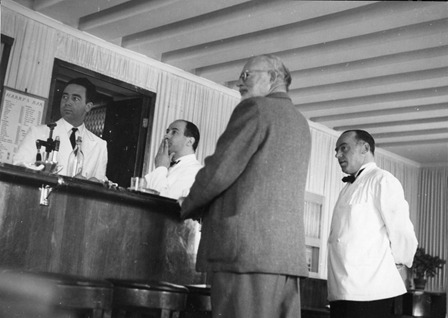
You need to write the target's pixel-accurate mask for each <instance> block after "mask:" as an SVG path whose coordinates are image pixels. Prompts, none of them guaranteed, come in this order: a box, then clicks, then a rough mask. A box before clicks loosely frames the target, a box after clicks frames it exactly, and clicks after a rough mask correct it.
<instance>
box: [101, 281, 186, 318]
mask: <svg viewBox="0 0 448 318" xmlns="http://www.w3.org/2000/svg"><path fill="white" fill-rule="evenodd" d="M109 281H110V282H112V283H113V285H114V296H113V301H112V318H124V317H132V318H137V317H138V318H140V317H150V318H156V317H157V318H178V317H180V312H181V311H183V310H184V309H185V304H186V301H187V293H188V289H187V288H186V287H184V286H180V285H175V284H171V283H168V282H163V281H145V280H120V279H109Z"/></svg>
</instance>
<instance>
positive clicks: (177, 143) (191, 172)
mask: <svg viewBox="0 0 448 318" xmlns="http://www.w3.org/2000/svg"><path fill="white" fill-rule="evenodd" d="M199 137H200V136H199V129H198V127H196V125H195V124H193V123H192V122H189V121H186V120H176V121H174V122H173V123H171V125H169V127H168V128H167V130H166V133H165V136H164V137H163V140H162V142H161V144H160V146H159V150H158V152H157V154H156V157H155V158H154V164H155V169H154V170H153V171H151V172H150V173H148V174H147V175H146V176H145V179H146V187H147V188H149V189H152V190H156V191H159V192H160V195H161V196H165V197H169V198H172V199H175V200H177V199H179V198H180V197H185V196H187V195H188V192H189V191H190V187H191V185H192V184H193V182H194V179H195V177H196V174H197V173H198V171H199V169H201V168H202V165H201V163H200V162H199V161H198V160H197V159H196V155H195V151H196V148H197V147H198V143H199Z"/></svg>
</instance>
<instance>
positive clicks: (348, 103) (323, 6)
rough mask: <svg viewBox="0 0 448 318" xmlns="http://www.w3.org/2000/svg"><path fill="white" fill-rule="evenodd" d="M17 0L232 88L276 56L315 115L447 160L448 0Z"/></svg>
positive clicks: (433, 159)
mask: <svg viewBox="0 0 448 318" xmlns="http://www.w3.org/2000/svg"><path fill="white" fill-rule="evenodd" d="M14 1H16V2H18V3H21V4H23V5H24V6H27V7H30V8H33V6H34V9H35V10H37V11H39V12H41V13H43V14H45V15H48V16H50V17H52V18H54V19H56V20H59V21H61V22H63V23H66V24H69V25H72V26H74V27H76V28H79V29H80V30H82V31H84V32H88V33H91V34H93V35H95V36H97V37H100V38H103V39H105V40H108V41H111V42H113V43H115V44H118V45H121V46H123V47H125V48H128V49H130V50H133V51H136V52H139V53H141V54H144V55H147V56H149V57H152V58H155V59H157V60H160V61H162V62H165V63H168V64H171V65H173V66H176V67H179V68H181V69H183V70H185V71H188V72H192V73H194V74H196V75H198V76H202V77H205V78H207V79H209V80H212V81H214V82H217V83H221V84H223V85H226V86H228V87H231V88H236V87H235V84H236V80H237V79H238V75H239V73H240V72H241V69H242V67H243V65H244V64H245V62H246V61H247V58H248V57H250V56H253V55H258V54H263V53H275V54H277V55H279V56H280V57H281V58H282V59H283V60H284V62H285V64H286V65H287V66H288V68H289V69H290V70H291V72H292V77H293V81H292V85H291V87H290V95H291V97H292V100H293V102H294V104H295V105H296V106H297V107H298V109H300V110H301V111H302V112H303V113H304V115H305V116H306V117H307V118H308V119H310V120H312V121H315V122H317V123H320V124H323V125H326V126H328V127H330V128H333V129H335V130H337V131H342V130H345V129H349V128H350V129H352V128H364V129H366V130H368V131H370V132H371V133H372V134H373V135H374V137H375V138H377V141H378V143H379V144H381V145H383V146H384V147H385V149H387V150H390V151H392V152H395V153H396V154H399V155H402V156H404V157H406V158H409V159H411V160H415V161H417V162H420V163H424V164H431V163H435V164H436V163H444V162H448V135H447V132H446V128H447V127H448V32H447V30H448V3H445V2H425V1H247V0H228V1H221V0H188V1H182V0H152V1H147V0H132V1H131V0H76V1H73V0H14ZM75 3H76V5H75Z"/></svg>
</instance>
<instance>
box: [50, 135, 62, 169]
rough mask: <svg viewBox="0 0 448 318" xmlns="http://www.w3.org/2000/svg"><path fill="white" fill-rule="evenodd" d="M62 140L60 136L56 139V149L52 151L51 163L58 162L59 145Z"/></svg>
mask: <svg viewBox="0 0 448 318" xmlns="http://www.w3.org/2000/svg"><path fill="white" fill-rule="evenodd" d="M60 143H61V141H60V140H59V136H56V138H55V139H54V150H53V151H52V153H51V160H50V161H51V163H54V164H57V163H58V154H59V145H60Z"/></svg>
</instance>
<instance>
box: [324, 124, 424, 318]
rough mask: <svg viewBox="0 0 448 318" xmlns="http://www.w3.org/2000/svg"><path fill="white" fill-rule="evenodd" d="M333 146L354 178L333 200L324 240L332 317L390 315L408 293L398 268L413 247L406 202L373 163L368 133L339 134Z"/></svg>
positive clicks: (407, 262) (393, 182) (400, 190)
mask: <svg viewBox="0 0 448 318" xmlns="http://www.w3.org/2000/svg"><path fill="white" fill-rule="evenodd" d="M335 150H336V158H337V159H338V162H339V165H340V166H341V168H342V171H343V172H344V173H346V174H348V175H349V178H352V180H350V181H348V182H347V184H346V185H345V187H344V188H343V189H342V190H341V193H340V195H339V198H338V201H337V202H336V205H335V208H334V212H333V218H332V223H331V231H330V236H329V239H328V293H329V295H328V299H329V301H330V312H331V318H342V317H343V318H351V317H353V318H355V317H356V318H360V317H362V318H370V317H372V318H387V317H391V316H392V313H393V301H394V298H395V297H397V296H399V295H402V294H404V293H406V288H405V285H404V282H403V279H402V277H401V275H400V273H399V271H398V269H397V267H400V266H403V265H405V266H407V267H411V266H412V262H413V258H414V254H415V251H416V249H417V238H416V236H415V232H414V227H413V225H412V223H411V220H410V218H409V205H408V203H407V202H406V200H405V198H404V192H403V188H402V186H401V184H400V182H399V181H398V180H397V179H396V178H395V177H394V176H393V175H392V174H390V173H389V172H387V171H385V170H382V169H380V168H378V167H377V166H376V164H375V162H374V152H375V141H374V139H373V138H372V136H371V135H370V134H369V133H368V132H366V131H363V130H349V131H346V132H344V133H342V135H341V136H340V137H339V139H338V141H337V143H336V149H335ZM344 179H346V178H344ZM344 179H343V180H344ZM353 179H354V180H353ZM344 181H346V180H344Z"/></svg>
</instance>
